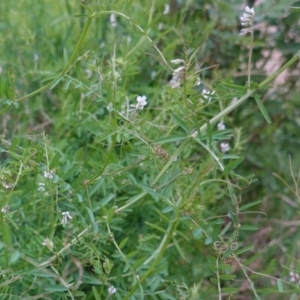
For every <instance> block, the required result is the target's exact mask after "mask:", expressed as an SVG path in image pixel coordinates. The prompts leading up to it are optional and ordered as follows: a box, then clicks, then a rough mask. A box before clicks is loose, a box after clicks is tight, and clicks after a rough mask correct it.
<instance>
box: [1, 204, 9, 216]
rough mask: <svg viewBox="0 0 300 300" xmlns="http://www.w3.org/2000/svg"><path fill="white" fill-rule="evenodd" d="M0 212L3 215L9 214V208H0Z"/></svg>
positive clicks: (6, 206)
mask: <svg viewBox="0 0 300 300" xmlns="http://www.w3.org/2000/svg"><path fill="white" fill-rule="evenodd" d="M1 212H2V213H4V214H7V213H8V212H9V206H8V205H5V206H3V207H2V208H1Z"/></svg>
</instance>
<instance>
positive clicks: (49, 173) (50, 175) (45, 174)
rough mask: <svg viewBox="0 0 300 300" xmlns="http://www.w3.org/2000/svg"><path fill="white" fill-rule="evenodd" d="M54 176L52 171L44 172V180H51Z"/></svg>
mask: <svg viewBox="0 0 300 300" xmlns="http://www.w3.org/2000/svg"><path fill="white" fill-rule="evenodd" d="M54 174H55V171H54V170H49V171H44V178H48V179H53V177H54Z"/></svg>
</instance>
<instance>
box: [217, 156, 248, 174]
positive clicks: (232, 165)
mask: <svg viewBox="0 0 300 300" xmlns="http://www.w3.org/2000/svg"><path fill="white" fill-rule="evenodd" d="M222 158H223V159H224V157H222ZM243 160H244V157H239V158H238V159H235V160H232V161H230V162H229V164H228V165H227V166H226V167H225V170H224V176H226V175H228V174H229V173H230V172H231V171H232V170H234V169H235V168H236V167H237V166H239V165H240V164H241V162H242V161H243Z"/></svg>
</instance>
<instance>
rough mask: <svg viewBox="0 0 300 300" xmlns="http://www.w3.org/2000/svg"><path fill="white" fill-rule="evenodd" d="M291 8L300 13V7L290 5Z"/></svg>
mask: <svg viewBox="0 0 300 300" xmlns="http://www.w3.org/2000/svg"><path fill="white" fill-rule="evenodd" d="M290 10H291V11H292V12H298V13H300V7H296V6H292V7H290Z"/></svg>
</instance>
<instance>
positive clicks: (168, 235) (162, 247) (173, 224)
mask: <svg viewBox="0 0 300 300" xmlns="http://www.w3.org/2000/svg"><path fill="white" fill-rule="evenodd" d="M177 224H178V218H175V219H174V220H173V221H171V222H170V223H169V228H168V229H167V232H166V234H165V236H164V238H163V240H162V243H161V245H160V246H159V253H158V254H157V256H156V258H155V259H154V261H153V263H152V264H151V265H150V267H149V269H148V270H147V272H145V273H144V275H143V276H142V277H141V278H140V280H139V282H138V283H137V284H135V285H134V287H133V288H132V289H131V291H130V292H129V293H128V294H127V296H126V297H125V298H124V299H123V300H127V299H129V298H130V297H131V296H132V295H133V294H134V292H135V291H136V290H137V288H138V287H139V285H140V284H141V283H142V282H143V281H144V280H145V279H146V278H148V276H149V275H150V274H151V273H152V272H153V271H154V269H155V267H156V265H157V264H158V263H159V262H160V260H161V258H162V256H163V254H164V253H165V250H166V249H167V247H168V245H169V242H170V240H171V239H172V237H173V233H174V231H175V229H176V227H177ZM147 261H148V260H147Z"/></svg>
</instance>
